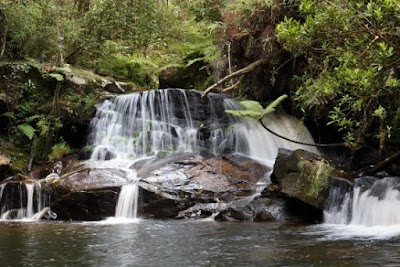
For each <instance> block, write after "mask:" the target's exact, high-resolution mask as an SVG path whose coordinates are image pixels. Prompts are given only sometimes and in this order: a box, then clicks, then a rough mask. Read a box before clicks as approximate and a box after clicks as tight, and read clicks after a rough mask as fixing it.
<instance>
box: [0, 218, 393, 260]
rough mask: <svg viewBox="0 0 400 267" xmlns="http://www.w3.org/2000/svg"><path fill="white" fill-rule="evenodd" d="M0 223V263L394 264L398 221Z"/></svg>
mask: <svg viewBox="0 0 400 267" xmlns="http://www.w3.org/2000/svg"><path fill="white" fill-rule="evenodd" d="M341 227H344V228H340V227H339V226H330V225H289V224H277V223H230V222H224V223H219V222H214V221H190V220H189V221H174V220H171V221H169V220H167V221H158V220H138V221H137V222H134V223H114V222H112V221H111V222H109V221H103V222H97V223H65V222H54V223H50V222H49V223H47V222H29V223H28V222H2V223H0V256H1V257H0V258H1V264H0V265H1V266H400V255H399V254H398V251H399V247H400V244H399V238H398V237H396V236H398V234H399V233H400V229H399V227H398V226H397V227H395V228H392V229H391V228H390V227H389V228H388V227H384V228H382V229H380V230H379V229H377V228H371V227H369V228H366V229H364V230H365V231H363V230H362V229H359V228H358V229H357V231H355V229H351V228H349V226H341Z"/></svg>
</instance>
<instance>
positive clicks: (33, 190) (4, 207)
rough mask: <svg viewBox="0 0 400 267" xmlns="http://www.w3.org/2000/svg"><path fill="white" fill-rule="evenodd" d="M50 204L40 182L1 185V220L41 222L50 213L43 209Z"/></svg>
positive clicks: (47, 209)
mask: <svg viewBox="0 0 400 267" xmlns="http://www.w3.org/2000/svg"><path fill="white" fill-rule="evenodd" d="M7 188H10V190H7ZM35 197H36V198H35ZM17 199H18V200H19V201H16V200H17ZM48 204H49V201H48V199H47V196H46V195H45V194H42V190H41V186H40V183H39V182H26V183H10V184H1V185H0V207H1V209H0V210H1V214H0V218H1V220H32V221H36V220H40V219H41V218H42V217H43V215H45V213H46V212H47V211H49V208H42V207H44V206H46V205H48Z"/></svg>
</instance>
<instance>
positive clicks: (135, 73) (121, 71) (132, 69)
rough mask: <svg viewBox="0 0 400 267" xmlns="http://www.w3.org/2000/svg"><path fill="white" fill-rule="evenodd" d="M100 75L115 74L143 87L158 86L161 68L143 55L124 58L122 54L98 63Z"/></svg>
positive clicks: (108, 57) (102, 59)
mask: <svg viewBox="0 0 400 267" xmlns="http://www.w3.org/2000/svg"><path fill="white" fill-rule="evenodd" d="M98 69H99V71H100V73H104V74H114V75H116V76H121V77H123V78H125V79H128V80H130V81H132V82H134V83H136V84H140V85H142V86H145V85H147V86H149V87H150V88H156V87H157V86H158V76H157V75H156V74H158V73H157V72H158V69H159V67H158V66H157V65H156V64H154V63H153V62H152V60H150V59H148V58H146V57H145V56H142V55H140V54H139V55H133V56H123V55H120V54H117V55H114V56H111V57H110V56H107V57H103V58H101V59H100V60H99V62H98Z"/></svg>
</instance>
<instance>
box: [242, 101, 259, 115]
mask: <svg viewBox="0 0 400 267" xmlns="http://www.w3.org/2000/svg"><path fill="white" fill-rule="evenodd" d="M240 105H242V107H243V108H244V109H247V110H252V111H254V112H262V111H263V107H262V106H261V104H260V103H259V102H257V101H254V100H244V101H240Z"/></svg>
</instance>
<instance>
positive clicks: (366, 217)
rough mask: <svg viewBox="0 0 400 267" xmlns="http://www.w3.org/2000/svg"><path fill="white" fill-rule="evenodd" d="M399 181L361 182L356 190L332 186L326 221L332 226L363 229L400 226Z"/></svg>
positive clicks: (355, 186) (356, 183)
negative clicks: (353, 226)
mask: <svg viewBox="0 0 400 267" xmlns="http://www.w3.org/2000/svg"><path fill="white" fill-rule="evenodd" d="M399 189H400V178H398V177H386V178H383V179H381V180H377V179H376V178H372V177H365V178H358V179H356V180H355V182H354V188H352V189H348V188H347V189H346V188H343V187H340V186H338V185H337V184H333V185H332V187H331V189H330V193H329V198H328V201H327V207H326V209H325V211H324V221H325V223H329V224H349V225H362V226H376V225H385V226H389V225H398V224H400V213H399V212H398V209H399V207H400V191H399Z"/></svg>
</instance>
